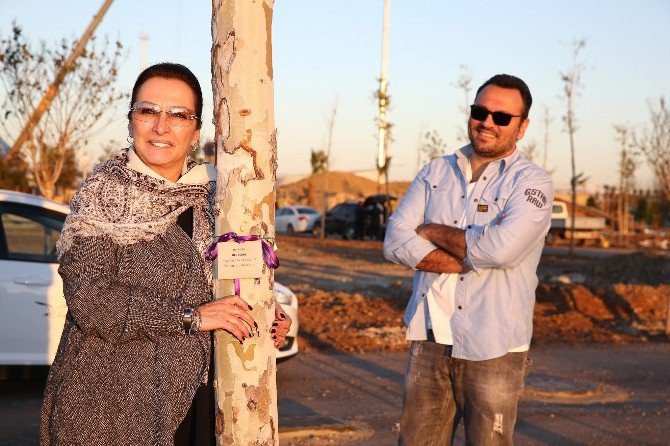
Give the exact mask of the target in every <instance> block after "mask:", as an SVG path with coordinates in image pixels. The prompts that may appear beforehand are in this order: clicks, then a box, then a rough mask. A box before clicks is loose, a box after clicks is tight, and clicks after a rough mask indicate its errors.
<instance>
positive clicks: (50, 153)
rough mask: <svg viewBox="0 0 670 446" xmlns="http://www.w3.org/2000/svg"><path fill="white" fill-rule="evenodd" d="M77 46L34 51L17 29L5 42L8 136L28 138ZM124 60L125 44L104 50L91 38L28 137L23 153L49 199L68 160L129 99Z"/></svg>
mask: <svg viewBox="0 0 670 446" xmlns="http://www.w3.org/2000/svg"><path fill="white" fill-rule="evenodd" d="M76 46H77V41H74V40H73V41H68V40H66V39H63V40H61V41H60V42H58V43H57V44H56V45H55V46H53V47H48V46H47V45H46V43H44V42H42V43H41V44H40V45H39V47H37V48H34V47H32V46H31V44H30V42H29V41H28V40H27V39H26V38H25V37H24V36H23V33H22V30H21V28H20V27H19V26H18V25H16V24H14V26H13V28H12V32H11V34H10V35H9V36H8V37H6V38H2V40H1V41H0V81H1V84H2V86H3V88H4V90H5V93H6V96H5V99H4V101H3V103H2V105H1V107H2V111H3V117H4V119H3V120H0V127H1V128H2V129H3V130H4V132H5V133H6V134H7V135H8V136H10V135H13V136H14V137H16V135H18V134H19V133H21V134H23V133H22V129H24V128H26V127H27V123H28V120H29V119H31V116H32V115H33V114H34V112H35V110H36V108H37V107H39V106H40V104H41V99H42V98H43V97H44V96H45V92H46V91H47V90H49V88H50V83H51V80H52V79H54V78H55V77H56V73H57V71H59V67H60V66H61V65H63V64H64V63H65V62H66V60H67V59H68V56H69V55H70V54H71V53H72V51H73V48H74V47H76ZM123 59H124V54H123V50H122V46H121V43H120V42H118V41H117V42H115V43H114V44H113V45H111V47H110V42H109V40H108V39H105V41H104V43H103V44H102V45H101V46H99V45H97V42H96V39H95V37H93V38H91V40H90V41H89V44H88V45H87V47H86V50H85V51H84V52H83V53H82V54H81V55H80V56H79V58H78V59H77V60H76V62H75V63H73V65H72V68H71V69H70V71H68V73H67V75H66V76H65V77H64V78H63V81H62V83H61V85H60V88H59V90H58V92H57V93H56V95H55V96H54V98H53V101H52V102H51V106H50V107H49V108H48V109H47V110H46V111H44V114H43V116H42V118H41V119H40V120H39V121H38V122H36V123H34V124H32V130H31V132H29V133H27V134H26V135H27V136H26V138H27V139H26V142H25V143H24V145H23V149H22V150H25V153H26V160H27V162H28V163H29V165H30V168H31V171H32V175H33V178H34V181H35V183H36V185H37V187H38V188H39V190H40V192H41V193H42V194H43V195H44V196H46V197H48V198H52V197H53V196H54V194H55V192H56V183H57V182H58V179H59V178H60V177H61V175H62V174H63V169H64V168H65V167H66V166H65V164H66V162H67V160H68V158H72V157H73V156H74V154H76V153H77V151H78V150H79V149H80V148H82V147H83V146H84V145H85V144H86V143H87V142H88V139H89V138H90V137H91V135H92V134H93V133H94V132H95V131H96V130H98V129H99V128H102V127H103V126H104V125H106V124H107V123H108V122H109V118H106V117H107V116H110V115H111V114H109V113H108V112H109V111H110V109H112V108H113V107H114V105H115V104H116V103H117V101H118V100H119V99H122V98H124V97H126V96H125V95H124V94H121V93H120V92H119V90H118V89H117V87H116V79H117V75H118V70H119V66H120V65H121V63H122V61H123Z"/></svg>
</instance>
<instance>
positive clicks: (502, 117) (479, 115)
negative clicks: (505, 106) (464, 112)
mask: <svg viewBox="0 0 670 446" xmlns="http://www.w3.org/2000/svg"><path fill="white" fill-rule="evenodd" d="M489 115H491V117H492V118H493V123H494V124H495V125H499V126H502V127H505V126H506V125H509V123H510V122H512V118H520V117H521V116H523V115H511V114H509V113H505V112H501V111H497V112H492V111H489V110H488V109H487V108H486V107H482V106H481V105H474V104H473V105H471V106H470V117H471V118H472V119H474V120H475V121H486V118H487V117H488V116H489Z"/></svg>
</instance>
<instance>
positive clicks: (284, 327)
mask: <svg viewBox="0 0 670 446" xmlns="http://www.w3.org/2000/svg"><path fill="white" fill-rule="evenodd" d="M292 322H293V321H292V320H291V317H290V316H289V315H288V314H286V312H285V311H284V309H283V308H282V307H281V305H279V304H278V303H276V302H275V320H274V322H272V327H270V337H271V338H272V340H273V341H274V343H275V348H279V346H280V345H282V343H283V342H284V339H286V334H287V333H288V331H289V329H290V328H291V323H292Z"/></svg>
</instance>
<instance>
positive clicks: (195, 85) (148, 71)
mask: <svg viewBox="0 0 670 446" xmlns="http://www.w3.org/2000/svg"><path fill="white" fill-rule="evenodd" d="M154 77H162V78H165V79H178V80H180V81H182V82H184V83H185V84H186V85H188V86H189V87H190V89H191V91H192V92H193V96H195V115H196V116H197V117H198V118H200V119H196V121H195V123H196V127H197V128H200V127H202V90H201V89H200V82H198V78H197V77H195V74H193V72H192V71H191V70H189V69H188V68H186V67H185V66H184V65H181V64H178V63H170V62H163V63H158V64H156V65H152V66H150V67H147V68H145V69H144V71H142V72H141V73H140V75H139V76H137V80H136V81H135V86H133V95H132V96H131V97H130V107H131V108H132V106H133V104H134V103H135V101H136V99H137V93H138V92H139V91H140V88H141V87H142V85H144V83H145V82H146V81H148V80H149V79H152V78H154ZM128 119H130V112H128Z"/></svg>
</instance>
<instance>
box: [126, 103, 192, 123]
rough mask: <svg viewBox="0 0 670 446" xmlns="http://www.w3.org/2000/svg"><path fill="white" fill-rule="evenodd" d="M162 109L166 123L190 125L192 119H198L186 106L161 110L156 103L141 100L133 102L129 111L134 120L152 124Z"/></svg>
mask: <svg viewBox="0 0 670 446" xmlns="http://www.w3.org/2000/svg"><path fill="white" fill-rule="evenodd" d="M162 111H165V114H166V116H167V122H168V124H170V125H174V126H177V127H188V126H190V125H191V122H192V121H195V120H197V119H200V118H198V117H197V116H196V115H194V114H193V113H191V110H189V109H188V108H186V107H177V106H175V107H170V108H168V109H167V110H161V108H160V107H159V106H158V105H156V104H153V103H151V102H144V101H143V102H135V103H134V104H133V106H132V107H131V108H130V113H131V114H132V116H133V118H134V119H135V120H137V121H140V122H150V123H152V124H155V123H156V122H158V117H159V116H160V114H161V112H162Z"/></svg>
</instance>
